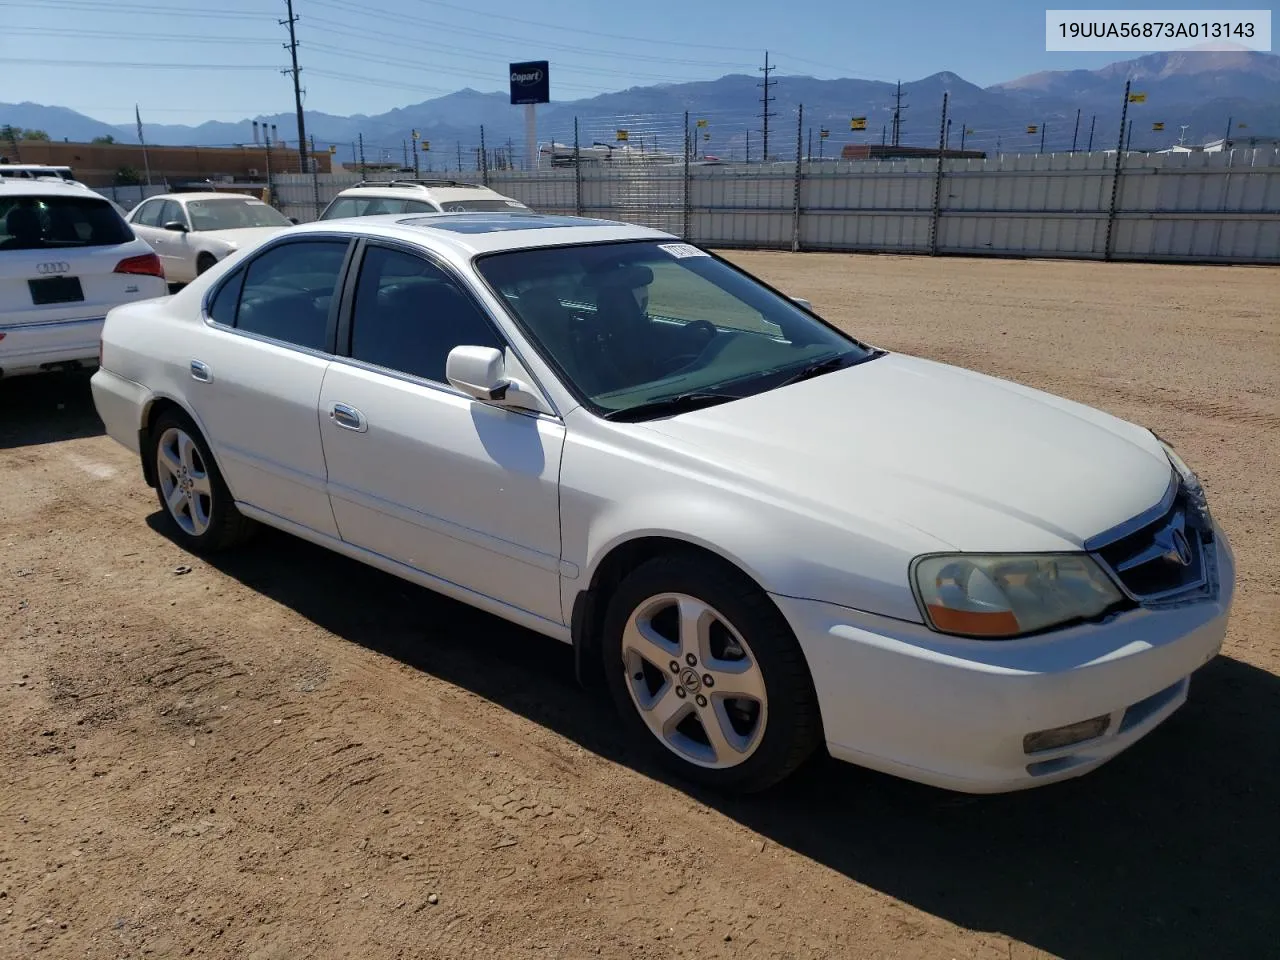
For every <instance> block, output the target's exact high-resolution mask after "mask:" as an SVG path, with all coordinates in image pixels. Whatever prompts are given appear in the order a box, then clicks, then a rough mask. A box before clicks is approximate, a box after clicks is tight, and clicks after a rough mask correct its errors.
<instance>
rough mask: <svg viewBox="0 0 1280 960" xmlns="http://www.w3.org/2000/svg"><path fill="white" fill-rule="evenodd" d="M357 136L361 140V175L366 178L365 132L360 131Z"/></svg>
mask: <svg viewBox="0 0 1280 960" xmlns="http://www.w3.org/2000/svg"><path fill="white" fill-rule="evenodd" d="M356 136H357V138H358V139H359V141H360V177H361V178H362V179H363V178H364V176H365V169H364V134H363V133H359V134H357V135H356Z"/></svg>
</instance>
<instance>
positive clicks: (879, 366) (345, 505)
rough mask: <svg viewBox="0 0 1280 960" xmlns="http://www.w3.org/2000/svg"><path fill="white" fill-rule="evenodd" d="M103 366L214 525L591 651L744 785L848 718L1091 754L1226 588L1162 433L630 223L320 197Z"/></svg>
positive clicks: (966, 751) (916, 762) (151, 451)
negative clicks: (873, 328)
mask: <svg viewBox="0 0 1280 960" xmlns="http://www.w3.org/2000/svg"><path fill="white" fill-rule="evenodd" d="M92 385H93V394H94V398H95V402H96V404H97V409H98V412H99V413H100V414H101V416H102V419H103V421H104V422H105V424H106V427H107V430H108V432H109V433H110V435H111V436H112V437H114V438H115V439H116V440H118V441H119V442H120V443H122V444H124V445H125V446H127V447H128V448H130V449H131V450H133V451H135V452H137V453H138V455H139V456H140V459H141V465H142V473H143V476H144V478H145V480H146V482H147V483H148V484H150V485H151V486H153V487H154V488H155V489H156V491H157V493H158V497H159V501H160V505H161V507H162V509H163V510H164V511H165V512H166V513H167V514H168V517H169V519H170V520H171V521H172V525H173V529H174V534H175V536H176V537H177V538H178V540H179V541H180V542H181V543H182V544H184V545H185V546H186V547H188V548H189V549H191V550H193V551H197V552H205V551H214V550H219V549H222V548H227V547H230V546H232V545H233V544H236V543H238V542H240V541H242V540H243V539H244V538H245V537H246V536H247V535H248V534H250V533H251V531H252V528H253V525H254V524H255V523H262V524H267V525H269V526H272V527H277V528H279V529H281V530H285V531H287V532H289V533H292V534H296V535H297V536H300V537H303V538H306V539H308V540H311V541H313V542H315V543H317V544H321V545H323V546H325V547H327V548H329V549H332V550H334V551H337V552H339V553H343V554H346V555H348V556H350V557H355V558H357V559H359V560H361V561H363V562H365V563H368V564H371V565H372V566H375V567H378V568H380V569H382V570H385V571H388V572H390V573H393V574H395V575H397V576H400V577H403V578H405V579H407V580H411V581H414V582H416V583H419V584H422V585H424V586H426V587H429V588H431V589H433V590H436V591H439V592H440V593H443V594H447V595H449V596H452V597H455V598H458V599H460V600H462V601H465V602H466V603H469V604H473V605H474V606H476V607H479V608H482V609H484V610H488V611H490V612H492V613H494V614H497V615H498V616H500V617H503V618H506V619H507V620H510V621H512V622H514V623H517V624H522V625H524V626H526V627H529V628H532V629H533V630H536V631H539V632H541V633H544V634H547V635H549V636H552V637H555V638H558V639H560V640H562V641H564V642H566V643H571V644H572V645H573V647H574V650H575V654H576V662H577V670H578V676H579V679H580V680H581V682H582V683H583V684H585V685H587V686H591V685H598V684H601V683H603V684H605V685H606V686H607V688H608V690H609V691H610V693H611V695H612V697H613V699H614V701H615V702H616V704H617V706H618V708H619V710H620V712H621V714H622V717H623V723H624V724H626V725H627V727H628V728H629V729H630V731H631V732H632V733H633V734H634V736H635V737H637V738H638V740H639V741H640V742H642V743H644V744H648V745H649V746H651V747H652V748H653V750H654V752H655V754H656V755H657V756H659V757H661V758H664V759H665V760H667V761H669V762H670V763H672V764H673V765H674V766H675V767H676V769H677V770H678V771H680V772H681V773H683V774H684V775H686V776H687V777H689V778H691V779H694V780H697V781H701V782H704V783H707V784H710V785H713V786H716V787H720V788H724V789H732V790H743V791H745V790H758V789H762V788H764V787H766V786H768V785H770V784H772V783H775V782H776V781H778V780H780V779H781V778H782V777H784V776H786V775H787V774H788V773H789V772H791V771H792V770H793V769H794V768H795V767H796V766H797V765H799V764H800V763H801V762H802V761H803V760H804V759H805V758H806V757H807V756H809V755H810V754H811V753H812V752H813V751H814V750H815V749H818V748H819V747H823V746H825V749H826V750H828V751H829V752H830V753H831V754H832V755H833V756H835V757H838V758H841V759H843V760H847V761H851V762H853V763H857V764H861V765H864V766H866V767H871V768H875V769H878V770H882V771H887V772H890V773H893V774H897V775H900V776H903V777H906V778H909V779H912V780H917V781H921V782H924V783H928V784H933V785H937V786H941V787H946V788H951V789H955V790H960V791H966V792H975V793H978V792H997V791H1005V790H1013V789H1019V788H1024V787H1031V786H1035V785H1038V784H1045V783H1049V782H1052V781H1056V780H1062V779H1064V778H1068V777H1074V776H1078V775H1080V774H1082V773H1085V772H1086V771H1088V770H1091V769H1093V768H1095V767H1097V766H1098V765H1099V764H1101V763H1103V762H1105V761H1106V760H1108V759H1110V758H1111V757H1114V756H1115V755H1116V754H1117V753H1119V752H1120V751H1122V750H1124V749H1125V748H1126V747H1128V746H1130V745H1131V744H1133V743H1134V742H1135V741H1136V740H1138V739H1139V738H1141V737H1142V736H1144V735H1145V734H1147V733H1149V732H1151V730H1152V729H1153V728H1154V727H1156V726H1157V725H1158V724H1159V723H1161V722H1162V721H1163V720H1165V719H1166V718H1167V717H1168V716H1169V715H1170V714H1171V713H1172V712H1173V711H1175V710H1176V709H1177V708H1178V707H1179V706H1180V705H1181V704H1182V703H1183V702H1184V700H1185V699H1186V696H1187V690H1188V683H1189V680H1190V677H1191V675H1192V673H1193V672H1194V671H1195V670H1196V669H1197V668H1198V667H1200V666H1201V665H1202V664H1204V663H1205V662H1206V661H1208V660H1210V659H1211V658H1212V657H1213V656H1214V655H1215V654H1216V653H1217V651H1218V650H1219V648H1220V646H1221V644H1222V641H1223V635H1224V632H1225V629H1226V624H1227V617H1228V610H1229V607H1230V604H1231V599H1232V594H1233V591H1234V584H1235V572H1234V562H1233V558H1232V552H1231V548H1230V546H1229V544H1228V541H1227V538H1226V536H1225V535H1224V534H1223V532H1222V530H1221V529H1220V528H1219V527H1218V526H1217V524H1216V523H1215V521H1214V520H1213V518H1212V516H1211V515H1210V512H1209V509H1208V506H1207V504H1206V502H1205V498H1204V494H1203V491H1202V489H1201V486H1200V484H1199V483H1198V482H1197V480H1196V477H1195V476H1194V475H1193V473H1192V472H1191V471H1190V470H1189V469H1188V468H1187V466H1186V465H1185V464H1184V463H1183V462H1182V461H1181V460H1180V459H1179V457H1178V456H1177V455H1176V454H1175V453H1174V452H1173V451H1172V450H1171V449H1170V448H1169V447H1168V446H1167V445H1166V444H1165V443H1163V442H1162V441H1161V440H1160V439H1158V438H1157V437H1156V436H1155V435H1154V434H1153V433H1151V432H1150V431H1149V430H1147V429H1144V428H1143V427H1140V426H1135V425H1133V424H1130V423H1127V422H1124V421H1122V420H1118V419H1116V418H1114V417H1111V416H1109V415H1107V414H1105V413H1102V412H1100V411H1098V410H1094V409H1091V408H1089V407H1086V406H1082V405H1080V404H1077V403H1072V402H1069V401H1066V400H1062V399H1059V398H1057V397H1054V396H1050V395H1047V394H1044V393H1040V392H1037V391H1035V390H1031V389H1028V388H1026V387H1022V386H1018V385H1016V384H1014V383H1010V382H1008V381H1005V380H1000V379H995V378H992V377H988V376H983V375H979V374H977V373H973V372H970V371H967V370H962V369H958V368H956V367H951V366H946V365H943V364H940V363H934V362H930V361H928V360H923V359H919V358H916V357H910V356H903V355H900V354H894V353H890V352H887V351H885V350H880V349H877V348H875V347H872V346H870V345H868V344H865V343H862V342H860V341H858V340H856V339H854V338H853V337H850V336H849V335H847V334H845V333H843V332H841V331H840V330H838V329H836V328H835V327H834V326H832V325H830V324H828V323H826V322H824V321H823V320H822V319H820V318H819V317H818V316H816V315H815V314H814V313H813V312H812V311H811V310H809V309H808V308H807V307H806V306H804V305H803V304H802V303H801V302H797V301H796V300H793V299H792V298H790V297H788V296H785V295H783V294H782V293H779V292H778V291H777V290H775V289H773V288H772V287H770V286H768V285H766V284H764V283H762V282H761V281H760V280H758V279H755V278H754V277H752V276H750V275H748V274H747V273H744V272H743V271H742V270H740V269H739V268H737V267H735V266H733V265H732V264H730V263H728V262H726V261H725V260H722V259H720V258H718V257H716V256H713V255H711V254H709V253H707V252H705V251H704V250H701V249H699V248H697V247H695V246H692V245H690V244H688V243H684V242H681V241H680V240H678V239H677V238H675V237H672V236H670V235H669V234H665V233H660V232H657V231H654V230H649V229H645V228H641V227H637V226H629V225H624V224H618V223H609V222H603V221H596V220H584V219H577V218H571V217H553V216H544V215H540V214H536V213H521V212H513V213H481V214H452V215H426V216H423V215H415V216H405V215H399V216H382V217H369V218H361V219H358V220H345V221H331V222H319V223H313V224H307V225H305V226H301V227H297V228H294V229H292V230H289V231H286V232H285V233H283V234H281V235H280V236H277V237H273V238H271V239H269V240H267V241H266V242H265V243H264V244H262V245H261V246H259V247H257V248H256V249H254V250H252V251H248V252H244V251H241V252H239V253H237V254H233V255H232V256H230V257H228V258H227V260H225V261H224V262H222V263H219V264H218V265H217V266H216V267H214V268H211V269H210V270H208V271H206V272H205V273H204V274H202V275H201V276H200V277H199V278H197V279H196V281H195V282H194V283H192V284H191V285H190V286H188V287H187V288H186V289H184V290H183V291H182V292H180V293H178V294H177V295H175V296H173V297H170V298H166V299H163V300H156V301H151V302H146V303H138V304H133V305H128V306H122V307H120V308H117V309H115V310H113V311H111V313H110V315H109V316H108V318H107V321H106V328H105V333H104V342H103V351H102V366H101V368H100V369H99V371H98V372H97V373H96V374H95V375H94V378H93V381H92ZM353 602H359V601H358V598H357V599H355V600H353Z"/></svg>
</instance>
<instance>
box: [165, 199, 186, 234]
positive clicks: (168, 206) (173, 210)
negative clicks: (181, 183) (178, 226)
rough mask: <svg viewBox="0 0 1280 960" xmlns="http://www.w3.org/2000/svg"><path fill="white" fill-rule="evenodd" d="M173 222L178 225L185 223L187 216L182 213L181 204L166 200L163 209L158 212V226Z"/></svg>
mask: <svg viewBox="0 0 1280 960" xmlns="http://www.w3.org/2000/svg"><path fill="white" fill-rule="evenodd" d="M174 220H177V221H178V222H179V223H186V222H187V215H186V214H185V213H183V212H182V204H180V203H178V202H177V201H176V200H166V201H165V202H164V208H163V209H162V210H161V211H160V220H159V226H162V227H163V226H164V225H165V224H166V223H171V222H173V221H174Z"/></svg>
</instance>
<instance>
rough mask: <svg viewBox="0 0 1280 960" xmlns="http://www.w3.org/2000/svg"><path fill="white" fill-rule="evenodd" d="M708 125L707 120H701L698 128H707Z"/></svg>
mask: <svg viewBox="0 0 1280 960" xmlns="http://www.w3.org/2000/svg"><path fill="white" fill-rule="evenodd" d="M706 125H707V121H705V120H699V121H698V126H700V127H705V126H706Z"/></svg>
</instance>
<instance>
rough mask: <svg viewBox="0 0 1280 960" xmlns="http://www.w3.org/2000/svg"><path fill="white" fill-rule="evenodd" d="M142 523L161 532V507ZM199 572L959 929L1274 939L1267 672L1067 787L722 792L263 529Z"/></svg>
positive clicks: (1236, 676)
mask: <svg viewBox="0 0 1280 960" xmlns="http://www.w3.org/2000/svg"><path fill="white" fill-rule="evenodd" d="M148 522H149V523H150V524H151V525H152V526H153V529H155V530H156V531H157V532H160V533H162V534H164V535H166V536H167V535H169V531H170V529H171V528H170V527H169V525H168V522H167V519H166V518H164V517H163V515H161V514H160V513H159V512H157V513H155V514H153V515H152V516H151V517H150V518H149V520H148ZM215 566H216V567H217V568H218V569H220V570H221V571H222V572H224V573H226V574H228V575H229V576H231V577H234V578H235V579H237V580H239V581H241V582H243V583H244V584H246V585H247V586H249V587H251V588H253V589H255V590H257V591H259V592H261V593H264V594H265V595H267V596H270V597H272V598H273V599H275V600H276V601H278V602H280V603H282V604H285V605H287V606H288V607H290V608H292V609H294V610H295V611H297V612H298V613H300V614H302V615H303V616H305V617H307V618H308V619H310V620H311V621H312V622H314V623H316V624H317V625H319V626H320V627H323V628H324V629H326V630H328V631H330V632H332V633H334V634H335V635H337V636H339V637H342V638H344V639H346V640H349V641H351V642H354V643H358V644H360V645H362V646H364V647H366V648H368V649H371V650H375V651H379V652H381V653H384V654H387V655H389V656H392V657H394V658H396V659H398V660H400V661H402V662H403V663H405V664H408V665H410V666H412V667H415V668H416V669H419V670H422V671H424V672H426V673H428V674H431V675H432V676H435V677H438V678H440V679H442V680H445V681H447V682H449V683H452V684H455V685H456V686H458V687H461V688H463V689H466V690H469V691H471V692H473V693H476V694H478V695H480V696H482V697H484V698H486V699H488V700H490V701H491V702H493V703H495V704H498V705H500V706H502V707H503V708H505V709H507V710H511V711H514V712H516V713H518V714H520V715H522V716H524V717H526V718H528V719H529V720H531V721H533V722H535V723H538V724H540V725H542V726H544V727H546V728H548V729H550V730H552V731H554V732H556V733H557V734H559V735H561V736H564V737H566V738H568V739H570V740H573V741H574V742H576V743H578V744H579V745H581V746H582V747H583V748H584V749H587V750H590V751H592V752H594V753H596V754H598V755H600V756H602V757H605V758H607V759H609V760H611V761H614V762H617V763H621V764H626V765H628V766H631V767H632V768H634V769H636V770H638V771H640V772H642V773H644V774H645V775H647V776H650V777H653V778H656V779H659V780H662V781H663V782H666V783H669V784H672V785H673V786H675V787H677V788H679V789H682V790H684V791H685V792H686V793H688V794H689V795H691V796H693V797H695V798H696V799H698V800H699V801H700V802H704V803H706V804H708V805H710V806H712V807H714V808H716V809H717V810H719V811H721V812H722V813H724V814H725V815H727V816H730V817H732V818H734V819H736V820H738V821H739V822H741V823H742V824H744V825H746V826H748V827H750V828H751V829H753V830H756V831H758V832H759V833H760V834H762V835H763V836H765V837H766V838H767V839H768V840H769V841H771V842H773V843H777V844H779V845H782V846H784V847H787V848H790V849H791V850H794V851H796V852H797V853H799V854H802V855H804V856H806V857H808V858H811V859H812V860H814V861H816V862H818V863H821V864H823V865H825V866H827V867H829V868H831V869H833V870H836V871H838V872H840V873H842V874H844V875H845V876H847V877H849V878H851V879H853V880H855V881H857V882H858V883H861V884H865V885H867V886H869V887H872V888H874V889H876V890H879V891H882V892H883V893H885V894H888V895H890V896H892V897H896V898H898V899H900V900H902V901H904V902H906V903H909V904H912V905H913V906H915V907H917V908H919V909H921V910H924V911H926V912H928V913H931V914H934V915H935V916H938V917H942V918H944V919H945V920H948V921H950V922H952V923H955V924H958V925H960V926H962V927H965V928H968V929H971V930H978V931H988V932H992V933H998V934H1004V935H1006V936H1008V937H1011V938H1014V939H1016V940H1019V941H1023V942H1025V943H1028V944H1031V945H1033V946H1035V947H1038V948H1040V949H1042V950H1045V951H1048V952H1049V953H1051V954H1054V955H1057V956H1060V957H1065V958H1089V960H1098V958H1109V957H1117V958H1118V957H1125V958H1133V957H1160V958H1161V960H1169V958H1173V957H1197V958H1200V957H1210V956H1212V957H1250V958H1252V957H1262V956H1275V955H1276V954H1275V950H1276V947H1277V944H1280V909H1277V906H1276V904H1277V896H1278V895H1280V866H1278V864H1280V831H1278V830H1277V817H1278V815H1280V678H1277V677H1276V676H1274V675H1272V674H1270V673H1268V672H1266V671H1263V670H1259V669H1256V668H1254V667H1251V666H1249V665H1247V664H1245V663H1242V662H1240V661H1237V660H1234V659H1231V658H1228V657H1219V658H1217V659H1216V660H1215V661H1213V662H1211V663H1210V664H1209V665H1207V666H1206V667H1205V668H1204V669H1203V670H1202V671H1201V672H1200V673H1199V674H1198V675H1197V677H1196V679H1195V681H1194V682H1193V684H1192V688H1191V697H1190V700H1189V702H1188V703H1187V705H1185V706H1184V707H1183V708H1182V709H1181V710H1180V711H1178V712H1177V713H1176V714H1175V715H1174V716H1173V717H1172V718H1171V719H1170V720H1169V721H1168V722H1167V723H1166V724H1164V725H1163V726H1162V727H1161V728H1159V729H1157V730H1156V731H1155V732H1154V733H1153V734H1151V735H1150V736H1149V737H1148V738H1147V739H1145V740H1144V741H1142V742H1140V743H1139V744H1137V745H1136V746H1135V747H1133V748H1132V749H1131V750H1129V751H1128V752H1126V753H1125V754H1123V755H1121V756H1120V757H1119V758H1117V759H1116V760H1114V761H1112V762H1111V763H1110V764H1108V765H1106V766H1104V767H1102V768H1100V769H1099V770H1097V771H1095V772H1093V773H1092V774H1090V775H1088V776H1086V777H1084V778H1082V779H1080V780H1076V781H1072V782H1067V783H1063V784H1058V785H1054V786H1048V787H1042V788H1039V789H1036V790H1032V791H1028V792H1023V793H1015V794H1008V795H1004V796H995V797H971V796H966V795H960V794H953V793H948V792H945V791H939V790H934V789H931V788H927V787H921V786H918V785H915V784H911V783H907V782H905V781H901V780H898V779H895V778H892V777H888V776H884V775H881V774H876V773H872V772H870V771H866V770H862V769H859V768H855V767H851V766H848V765H845V764H841V763H838V762H836V761H834V760H831V759H830V758H828V757H826V756H825V754H824V755H822V756H820V757H818V758H816V759H815V760H814V761H813V762H811V763H809V764H808V765H807V766H806V767H804V768H803V769H802V770H801V771H799V772H798V773H797V774H796V775H795V776H794V777H793V778H791V779H790V780H789V781H787V782H785V783H783V784H781V785H779V786H778V787H775V788H774V789H773V790H771V791H768V792H766V793H763V794H758V795H755V796H751V797H747V798H729V797H724V796H720V795H717V794H714V793H710V792H707V791H705V790H702V789H699V788H696V787H692V786H690V785H688V784H686V783H683V782H681V781H677V780H673V779H671V778H670V777H669V776H667V775H666V774H665V773H663V772H662V771H661V770H660V769H657V768H655V767H654V765H653V764H652V763H651V762H650V761H649V760H648V758H645V757H643V756H640V755H638V753H637V752H636V751H634V750H633V749H632V748H631V747H630V746H629V745H628V744H626V743H625V742H624V740H623V737H622V735H621V732H620V731H621V728H620V725H619V724H618V722H617V718H616V717H615V716H614V714H613V713H612V707H611V705H610V704H608V703H607V702H606V701H605V700H604V699H603V698H602V697H594V698H593V697H592V696H590V695H589V694H588V693H587V692H585V691H583V689H582V688H580V687H579V686H578V685H577V684H576V682H575V681H574V678H573V664H572V655H571V652H570V650H569V648H568V647H567V646H566V645H564V644H561V643H559V642H557V641H555V640H551V639H548V638H545V637H542V636H540V635H537V634H534V633H531V632H528V631H525V630H523V629H519V628H516V627H513V626H511V625H509V624H507V623H505V622H504V621H501V620H499V619H497V618H494V617H490V616H488V615H486V614H483V613H481V612H479V611H476V610H473V609H472V608H470V607H467V606H465V605H463V604H460V603H456V602H454V601H451V600H448V599H446V598H444V597H442V596H440V595H438V594H435V593H432V592H430V591H427V590H423V589H420V588H418V587H416V586H413V585H411V584H408V583H405V582H403V581H401V580H398V579H396V578H394V577H392V576H389V575H386V574H383V573H381V572H379V571H376V570H373V569H372V568H369V567H367V566H364V565H362V564H359V563H356V562H355V561H352V560H348V559H346V558H344V557H341V556H338V555H336V554H333V553H331V552H329V551H326V550H323V549H321V548H319V547H315V546H313V545H311V544H308V543H306V542H304V541H301V540H298V539H296V538H294V537H291V536H287V535H285V534H281V533H277V532H274V531H269V530H264V531H263V532H262V535H261V537H260V538H258V539H257V540H255V541H254V544H253V546H252V547H249V548H247V549H244V550H241V551H238V552H236V553H234V554H231V555H224V556H222V557H220V558H218V559H216V561H215ZM351 597H359V598H360V603H359V604H353V603H352V602H351V601H350V600H349V598H351Z"/></svg>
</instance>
